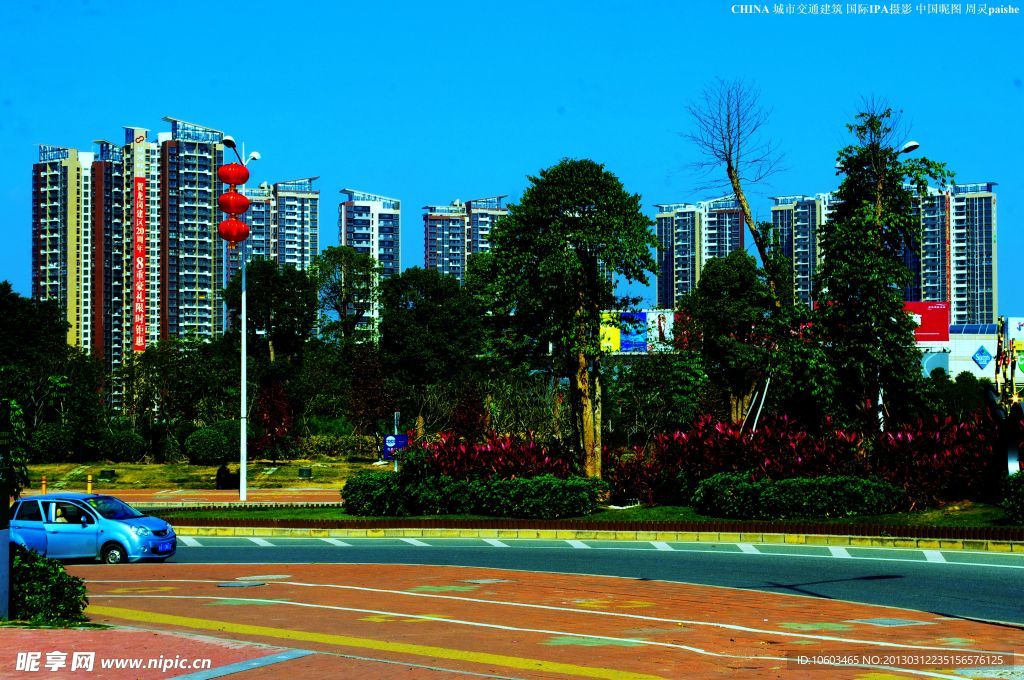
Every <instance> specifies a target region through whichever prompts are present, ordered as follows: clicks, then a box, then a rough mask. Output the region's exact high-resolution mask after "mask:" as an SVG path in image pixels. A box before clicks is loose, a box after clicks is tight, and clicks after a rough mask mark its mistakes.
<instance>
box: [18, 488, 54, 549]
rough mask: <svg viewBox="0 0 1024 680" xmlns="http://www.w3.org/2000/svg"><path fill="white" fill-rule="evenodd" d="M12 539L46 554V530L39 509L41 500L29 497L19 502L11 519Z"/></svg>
mask: <svg viewBox="0 0 1024 680" xmlns="http://www.w3.org/2000/svg"><path fill="white" fill-rule="evenodd" d="M11 540H12V541H14V542H15V543H21V544H22V545H24V546H26V547H27V548H29V549H31V550H35V551H36V552H37V553H39V554H40V555H45V554H46V530H45V529H43V513H42V511H41V510H40V509H39V501H37V500H34V499H28V500H21V501H19V502H18V506H17V507H16V508H15V509H14V515H13V518H12V519H11Z"/></svg>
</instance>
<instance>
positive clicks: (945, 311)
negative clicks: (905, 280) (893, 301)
mask: <svg viewBox="0 0 1024 680" xmlns="http://www.w3.org/2000/svg"><path fill="white" fill-rule="evenodd" d="M903 310H904V311H905V312H906V313H907V314H909V315H910V316H911V317H912V318H913V319H914V322H915V323H916V324H917V328H915V329H914V339H915V340H916V341H918V342H948V341H949V303H948V302H904V303H903Z"/></svg>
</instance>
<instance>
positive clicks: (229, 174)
mask: <svg viewBox="0 0 1024 680" xmlns="http://www.w3.org/2000/svg"><path fill="white" fill-rule="evenodd" d="M222 142H223V144H224V146H226V147H227V148H229V149H231V150H232V151H234V152H235V158H237V159H238V164H237V165H236V164H234V163H232V164H230V165H225V166H222V167H221V168H220V170H218V171H217V176H218V177H219V178H220V179H221V180H222V181H224V182H226V183H227V184H229V185H230V190H229V191H228V192H227V193H225V194H222V195H221V197H220V198H219V199H218V204H219V205H220V208H221V210H223V211H224V212H226V213H228V214H229V215H230V217H229V218H228V219H226V220H224V221H223V222H221V225H220V228H219V230H218V231H219V233H220V235H221V237H222V238H223V239H224V240H226V241H228V243H229V245H228V248H229V249H230V248H238V249H239V250H238V259H239V265H240V266H241V268H242V310H241V311H242V324H241V332H242V338H241V350H242V351H241V355H242V359H241V362H242V366H241V368H242V370H241V373H242V381H241V382H242V385H241V406H240V413H239V446H238V448H239V452H238V500H239V501H241V502H245V501H246V500H248V486H249V451H248V446H249V438H248V427H247V423H248V382H249V381H248V362H247V358H248V351H247V349H248V339H249V338H248V335H249V333H248V330H249V324H248V321H249V314H248V304H247V294H246V285H245V283H246V282H245V279H246V276H245V270H246V268H247V267H246V253H245V245H244V244H245V240H246V239H247V238H248V237H249V227H247V226H246V225H245V223H244V222H242V221H241V220H240V219H238V217H237V216H238V215H241V214H243V213H244V212H245V211H246V210H247V209H248V208H249V199H248V198H246V197H245V195H244V194H241V193H239V192H238V191H237V186H238V185H240V184H241V185H243V188H244V184H245V182H246V181H247V180H248V179H249V171H248V169H246V167H245V166H246V165H248V164H249V161H254V160H259V158H260V154H259V152H258V151H253V152H252V153H250V154H249V156H248V157H247V158H246V159H245V160H244V161H243V160H242V156H241V155H240V154H239V153H238V146H237V145H236V144H235V140H234V138H233V137H229V136H227V135H225V136H224V138H223V140H222Z"/></svg>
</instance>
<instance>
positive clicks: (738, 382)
mask: <svg viewBox="0 0 1024 680" xmlns="http://www.w3.org/2000/svg"><path fill="white" fill-rule="evenodd" d="M771 307H772V299H771V294H770V291H769V288H768V284H767V282H766V281H765V276H764V272H763V271H762V270H761V269H759V268H758V266H757V263H756V262H755V261H754V258H753V257H751V256H750V255H748V254H747V253H746V251H743V250H735V251H733V252H731V253H729V255H727V256H726V257H720V258H714V259H712V260H710V261H708V263H707V264H706V265H704V269H703V271H701V275H700V281H699V282H698V283H697V287H696V288H695V289H694V290H693V291H691V292H690V293H689V294H687V295H686V296H685V297H684V298H683V299H682V300H681V301H680V303H679V311H680V312H681V314H682V318H683V319H684V322H683V323H684V328H685V329H686V333H687V335H686V336H684V337H689V343H688V344H689V345H690V346H691V347H692V348H693V349H695V350H696V351H697V352H699V354H700V356H701V358H702V359H703V363H704V370H705V371H706V373H707V375H708V378H709V379H710V380H711V382H712V383H714V384H715V385H716V386H717V387H718V389H719V390H720V391H721V393H722V394H723V395H724V396H725V397H726V398H727V400H728V403H727V405H724V406H727V408H728V413H729V417H730V419H731V420H732V422H734V423H737V422H740V421H741V420H743V416H744V414H745V413H746V412H747V409H748V408H749V407H750V401H751V398H752V397H753V394H754V390H755V389H756V387H757V384H758V383H759V382H760V381H761V380H763V379H764V378H765V376H766V374H767V371H768V363H769V360H770V352H769V349H768V348H769V342H770V341H769V336H770V330H769V329H770V324H769V319H768V315H769V312H770V309H771Z"/></svg>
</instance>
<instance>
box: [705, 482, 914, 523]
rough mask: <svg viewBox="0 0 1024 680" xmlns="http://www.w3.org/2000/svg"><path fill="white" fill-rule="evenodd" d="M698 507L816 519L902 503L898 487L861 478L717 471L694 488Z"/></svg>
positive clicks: (740, 515)
mask: <svg viewBox="0 0 1024 680" xmlns="http://www.w3.org/2000/svg"><path fill="white" fill-rule="evenodd" d="M693 502H694V506H695V507H696V509H697V510H698V511H699V512H701V513H702V514H705V515H710V516H713V517H728V518H732V519H768V520H774V519H792V518H808V519H819V518H826V517H852V516H855V515H879V514H884V513H887V512H893V511H896V510H898V509H900V507H901V506H902V505H903V502H904V493H903V491H902V490H901V489H899V488H897V487H895V486H893V485H892V484H888V483H887V482H882V481H878V480H874V479H863V478H860V477H846V476H835V477H814V478H807V477H796V478H792V479H780V480H774V481H773V480H766V479H761V480H755V479H753V477H752V475H751V474H749V473H721V474H717V475H714V476H712V477H709V478H708V479H706V480H704V481H703V482H701V483H700V484H699V485H698V486H697V491H696V492H695V493H694V496H693Z"/></svg>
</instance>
